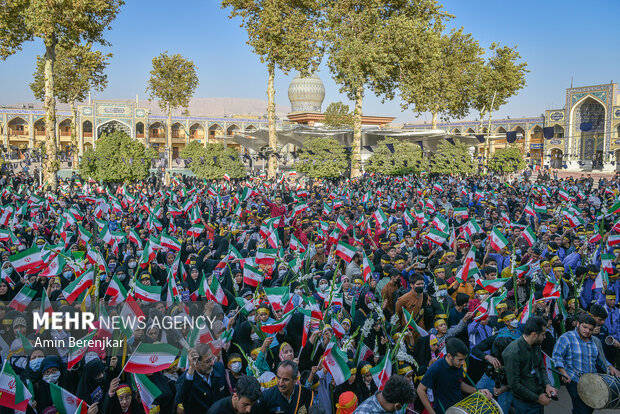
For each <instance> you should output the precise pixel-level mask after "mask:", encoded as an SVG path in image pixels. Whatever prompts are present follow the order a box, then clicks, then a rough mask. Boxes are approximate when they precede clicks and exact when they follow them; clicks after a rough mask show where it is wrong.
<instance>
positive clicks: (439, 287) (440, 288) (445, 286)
mask: <svg viewBox="0 0 620 414" xmlns="http://www.w3.org/2000/svg"><path fill="white" fill-rule="evenodd" d="M437 289H439V290H443V289H448V285H439V286H437Z"/></svg>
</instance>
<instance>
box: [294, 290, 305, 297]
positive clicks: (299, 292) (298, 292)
mask: <svg viewBox="0 0 620 414" xmlns="http://www.w3.org/2000/svg"><path fill="white" fill-rule="evenodd" d="M295 294H296V295H298V296H301V295H302V294H303V291H302V290H301V289H295Z"/></svg>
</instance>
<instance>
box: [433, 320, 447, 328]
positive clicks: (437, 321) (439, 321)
mask: <svg viewBox="0 0 620 414" xmlns="http://www.w3.org/2000/svg"><path fill="white" fill-rule="evenodd" d="M442 323H446V321H445V320H443V319H437V320H436V321H435V328H437V327H438V326H439V325H441V324H442Z"/></svg>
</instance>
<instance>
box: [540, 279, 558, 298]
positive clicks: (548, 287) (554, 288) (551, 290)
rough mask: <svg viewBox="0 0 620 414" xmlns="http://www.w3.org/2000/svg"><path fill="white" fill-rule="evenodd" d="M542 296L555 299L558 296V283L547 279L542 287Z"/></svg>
mask: <svg viewBox="0 0 620 414" xmlns="http://www.w3.org/2000/svg"><path fill="white" fill-rule="evenodd" d="M542 294H543V297H544V298H545V299H557V298H559V297H560V284H559V283H554V282H552V281H550V280H547V283H546V284H545V287H544V288H543V292H542Z"/></svg>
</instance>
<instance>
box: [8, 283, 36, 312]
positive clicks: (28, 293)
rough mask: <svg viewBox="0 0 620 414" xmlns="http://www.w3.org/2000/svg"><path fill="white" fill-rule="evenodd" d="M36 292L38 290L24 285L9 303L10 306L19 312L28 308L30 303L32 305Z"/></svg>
mask: <svg viewBox="0 0 620 414" xmlns="http://www.w3.org/2000/svg"><path fill="white" fill-rule="evenodd" d="M36 294H37V291H36V290H33V289H30V288H29V287H28V286H26V285H24V287H23V288H21V290H20V291H19V292H18V293H17V295H15V297H14V298H13V300H12V301H11V303H9V306H10V307H12V308H13V309H15V310H16V311H18V312H24V311H25V310H26V309H28V305H30V302H32V299H33V298H34V297H35V295H36Z"/></svg>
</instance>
